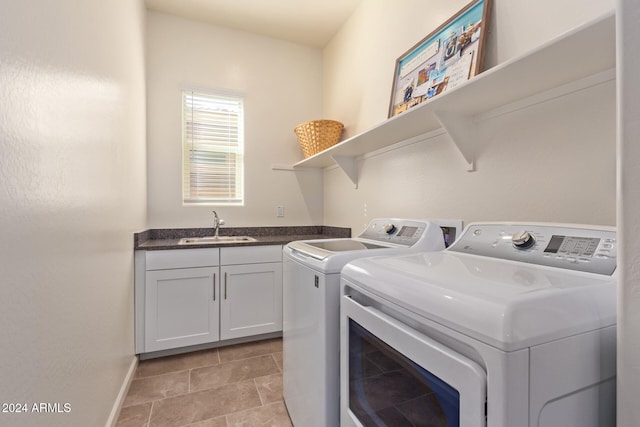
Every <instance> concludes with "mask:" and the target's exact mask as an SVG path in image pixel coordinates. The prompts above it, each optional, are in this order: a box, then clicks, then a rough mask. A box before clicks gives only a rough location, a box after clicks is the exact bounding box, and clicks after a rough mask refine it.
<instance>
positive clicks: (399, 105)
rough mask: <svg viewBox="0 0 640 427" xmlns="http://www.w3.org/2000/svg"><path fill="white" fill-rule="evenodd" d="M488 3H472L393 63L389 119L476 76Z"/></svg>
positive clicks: (485, 0)
mask: <svg viewBox="0 0 640 427" xmlns="http://www.w3.org/2000/svg"><path fill="white" fill-rule="evenodd" d="M491 6H492V0H473V1H471V2H470V3H468V4H467V5H466V6H465V7H464V8H462V9H461V10H460V11H458V12H457V13H456V14H455V15H453V16H452V17H451V18H449V19H448V20H447V21H446V22H445V23H443V24H442V25H440V26H439V27H438V28H436V29H435V30H434V31H433V32H431V33H430V34H429V35H428V36H426V37H425V38H423V39H422V40H420V41H419V42H418V43H417V44H416V45H414V46H413V47H412V48H411V49H409V50H408V51H407V52H405V53H404V54H403V55H402V56H400V57H399V58H398V59H397V60H396V65H395V72H394V75H393V86H392V89H391V102H390V103H389V116H388V117H393V116H396V115H398V114H400V113H402V112H403V111H406V110H408V109H410V108H412V107H414V106H416V105H419V104H421V103H422V102H425V101H427V100H429V99H431V98H433V97H435V96H437V95H440V94H441V93H443V92H445V91H447V90H451V89H453V88H455V87H456V86H459V85H460V84H462V83H464V82H466V81H467V80H469V79H470V78H471V77H473V76H475V75H477V74H479V73H480V72H481V71H482V69H483V66H484V55H485V45H486V39H487V36H486V33H487V31H488V29H489V22H490V21H489V19H490V12H491Z"/></svg>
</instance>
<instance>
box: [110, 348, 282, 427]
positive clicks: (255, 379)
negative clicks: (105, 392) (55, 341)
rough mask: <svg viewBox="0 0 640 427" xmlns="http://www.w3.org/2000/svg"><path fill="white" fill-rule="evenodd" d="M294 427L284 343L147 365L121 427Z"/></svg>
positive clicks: (204, 352) (124, 410)
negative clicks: (285, 395)
mask: <svg viewBox="0 0 640 427" xmlns="http://www.w3.org/2000/svg"><path fill="white" fill-rule="evenodd" d="M155 426H165V427H179V426H190V427H258V426H265V427H292V425H291V421H290V420H289V415H288V414H287V410H286V408H285V405H284V402H283V400H282V339H280V338H276V339H270V340H264V341H258V342H253V343H246V344H237V345H233V346H229V347H222V348H217V349H211V350H202V351H197V352H193V353H187V354H182V355H177V356H167V357H162V358H158V359H151V360H144V361H141V362H140V364H139V365H138V370H137V371H136V374H135V378H134V380H133V381H132V383H131V387H130V389H129V393H128V394H127V397H126V398H125V401H124V404H123V408H122V412H121V413H120V418H119V419H118V423H117V427H155Z"/></svg>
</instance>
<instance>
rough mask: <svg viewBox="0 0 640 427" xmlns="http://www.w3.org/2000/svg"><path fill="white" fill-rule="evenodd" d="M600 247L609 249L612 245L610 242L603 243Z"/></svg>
mask: <svg viewBox="0 0 640 427" xmlns="http://www.w3.org/2000/svg"><path fill="white" fill-rule="evenodd" d="M602 247H603V248H605V249H611V248H612V247H613V245H612V244H611V243H605V244H604V245H602Z"/></svg>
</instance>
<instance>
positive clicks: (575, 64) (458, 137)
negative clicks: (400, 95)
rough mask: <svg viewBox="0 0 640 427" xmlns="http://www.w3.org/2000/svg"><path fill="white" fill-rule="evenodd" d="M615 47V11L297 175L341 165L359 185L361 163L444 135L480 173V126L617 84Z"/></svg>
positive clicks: (304, 164) (316, 159) (319, 157)
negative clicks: (394, 148) (392, 147)
mask: <svg viewBox="0 0 640 427" xmlns="http://www.w3.org/2000/svg"><path fill="white" fill-rule="evenodd" d="M615 46H616V45H615V14H614V12H613V11H612V12H611V13H608V14H606V15H604V16H601V17H599V18H597V19H595V20H593V21H591V22H588V23H586V24H584V25H582V26H579V27H577V28H575V29H573V30H571V31H568V32H566V33H564V34H562V35H561V36H559V37H558V38H556V39H554V40H552V41H550V42H548V43H546V44H544V45H542V46H539V47H538V48H536V49H534V50H533V51H531V52H529V53H527V54H525V55H522V56H519V57H517V58H514V59H512V60H510V61H507V62H504V63H502V64H499V65H497V66H495V67H493V68H491V69H489V70H487V71H485V72H483V73H481V74H479V75H478V76H476V77H474V78H473V79H471V80H469V81H468V82H466V83H465V84H463V85H461V86H458V87H456V88H455V89H453V90H451V91H447V92H445V93H443V94H442V95H439V96H438V97H435V98H433V99H431V100H429V101H427V102H424V103H422V104H420V105H418V106H416V107H414V108H412V109H410V110H408V111H406V112H404V113H401V114H399V115H397V116H395V117H392V118H390V119H388V120H385V121H384V122H382V123H380V124H378V125H376V126H374V127H372V128H371V129H368V130H366V131H364V132H362V133H360V134H358V135H355V136H353V137H351V138H348V139H346V140H344V141H342V142H340V143H338V144H336V145H334V146H333V147H331V148H329V149H327V150H324V151H322V152H320V153H318V154H316V155H314V156H311V157H308V158H306V159H304V160H302V161H300V162H297V163H295V164H294V165H293V166H292V167H293V170H294V171H295V170H299V169H302V168H325V167H328V166H332V165H338V166H339V167H340V168H342V169H343V170H344V171H345V173H346V174H347V175H348V176H349V178H350V179H351V181H352V182H353V183H354V184H355V185H357V184H358V174H357V163H356V159H357V157H358V156H361V155H363V154H366V153H370V152H373V151H376V150H379V149H382V148H384V147H388V146H390V145H394V144H397V143H400V142H403V141H406V140H409V139H411V138H416V137H420V136H422V135H427V134H429V133H430V132H434V131H436V130H440V129H443V130H444V131H445V132H446V133H447V134H449V137H450V138H451V140H452V141H453V143H454V144H455V145H456V147H457V148H458V150H459V151H460V154H461V155H462V156H463V157H464V159H465V161H466V162H467V163H468V164H469V170H473V168H474V161H475V159H476V157H477V155H478V153H479V149H480V148H481V147H482V141H480V140H479V138H478V134H477V132H476V130H475V129H476V126H477V124H478V123H479V122H481V121H482V120H486V119H487V118H489V117H492V116H496V115H500V114H504V113H506V112H509V111H514V110H517V109H519V108H523V107H524V106H526V105H531V104H533V103H537V102H542V101H544V100H547V99H553V98H555V97H558V96H562V95H564V94H567V93H571V92H573V91H577V90H580V89H584V88H586V87H589V86H593V85H595V84H599V83H601V82H604V81H608V80H613V79H615V50H616V48H615Z"/></svg>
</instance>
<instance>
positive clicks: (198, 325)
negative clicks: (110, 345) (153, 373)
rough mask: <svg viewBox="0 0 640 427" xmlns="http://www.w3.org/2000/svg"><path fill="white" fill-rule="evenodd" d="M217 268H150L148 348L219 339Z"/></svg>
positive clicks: (147, 280)
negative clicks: (153, 269)
mask: <svg viewBox="0 0 640 427" xmlns="http://www.w3.org/2000/svg"><path fill="white" fill-rule="evenodd" d="M217 278H218V267H202V268H180V269H172V270H156V271H147V274H146V292H145V351H147V352H149V351H157V350H165V349H169V348H177V347H183V346H188V345H195V344H203V343H208V342H213V341H218V340H219V339H220V336H219V331H218V324H219V323H218V316H219V310H220V309H219V297H220V284H219V283H218V280H217Z"/></svg>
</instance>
